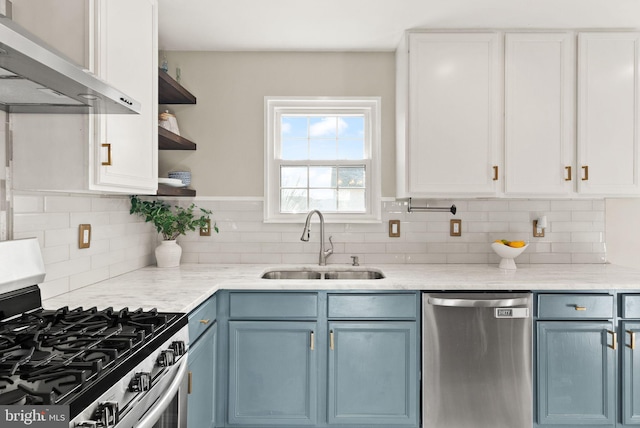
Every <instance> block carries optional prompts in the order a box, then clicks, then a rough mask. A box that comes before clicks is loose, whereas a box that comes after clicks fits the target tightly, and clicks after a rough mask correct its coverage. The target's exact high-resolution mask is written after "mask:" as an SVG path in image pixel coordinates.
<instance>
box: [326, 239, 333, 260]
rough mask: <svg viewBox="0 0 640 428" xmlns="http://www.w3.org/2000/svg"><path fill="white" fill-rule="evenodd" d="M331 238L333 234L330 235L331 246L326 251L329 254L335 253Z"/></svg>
mask: <svg viewBox="0 0 640 428" xmlns="http://www.w3.org/2000/svg"><path fill="white" fill-rule="evenodd" d="M331 238H333V236H329V244H331V248H329V249H328V250H327V251H326V253H327V256H328V255H330V254H333V240H332V239H331Z"/></svg>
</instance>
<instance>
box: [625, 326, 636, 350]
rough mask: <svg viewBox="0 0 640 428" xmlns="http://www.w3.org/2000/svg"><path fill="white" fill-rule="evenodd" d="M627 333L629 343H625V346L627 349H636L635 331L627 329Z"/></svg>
mask: <svg viewBox="0 0 640 428" xmlns="http://www.w3.org/2000/svg"><path fill="white" fill-rule="evenodd" d="M627 334H628V335H629V338H630V340H629V344H628V345H627V347H628V348H629V349H636V333H635V332H633V331H631V330H627Z"/></svg>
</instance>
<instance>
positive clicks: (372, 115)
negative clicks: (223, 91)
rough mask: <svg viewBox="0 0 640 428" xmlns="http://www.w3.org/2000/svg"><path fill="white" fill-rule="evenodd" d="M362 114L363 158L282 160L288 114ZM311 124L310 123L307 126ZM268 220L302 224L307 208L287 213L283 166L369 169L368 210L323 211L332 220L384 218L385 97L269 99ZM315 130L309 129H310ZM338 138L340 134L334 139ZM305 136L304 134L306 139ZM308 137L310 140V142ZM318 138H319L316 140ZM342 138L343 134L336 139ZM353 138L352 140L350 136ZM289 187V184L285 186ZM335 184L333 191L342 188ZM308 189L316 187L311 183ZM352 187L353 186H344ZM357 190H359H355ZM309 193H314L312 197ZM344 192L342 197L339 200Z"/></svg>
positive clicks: (266, 122) (266, 163) (266, 125)
mask: <svg viewBox="0 0 640 428" xmlns="http://www.w3.org/2000/svg"><path fill="white" fill-rule="evenodd" d="M296 115H298V116H303V117H327V116H338V117H339V116H362V117H363V118H364V134H365V135H364V138H363V140H364V149H363V152H364V153H363V154H364V156H363V159H303V160H288V159H282V146H281V143H282V140H283V139H282V127H281V126H282V117H283V116H296ZM307 126H309V125H307ZM265 130H266V133H265V146H266V147H265V203H264V210H265V216H264V219H265V222H299V221H303V220H304V216H305V215H306V214H307V211H308V210H307V211H304V212H281V211H280V208H281V195H282V193H281V189H282V188H283V186H282V185H281V182H280V170H281V168H282V167H283V166H301V167H306V168H309V167H313V166H331V167H338V168H339V167H349V166H364V168H365V195H364V201H365V211H362V212H360V211H326V210H325V211H323V214H325V219H326V221H327V222H349V223H351V222H354V223H358V222H379V221H380V220H381V213H380V211H381V210H380V205H381V204H380V188H381V184H380V181H381V180H380V174H381V169H380V163H381V162H380V99H379V98H378V97H364V98H334V99H329V98H318V99H309V98H295V97H294V98H279V97H265ZM307 134H309V128H307ZM334 138H335V137H334ZM301 139H302V138H301ZM309 139H310V138H309V135H307V141H309ZM311 139H312V140H313V138H311ZM336 140H337V141H339V140H340V138H339V136H338V137H337V138H336ZM344 140H345V141H347V140H348V139H344ZM284 188H289V187H287V186H284ZM337 188H339V187H335V188H332V189H334V190H335V189H337ZM301 189H303V188H301ZM304 189H305V190H308V189H312V190H316V189H318V188H316V187H314V188H310V187H309V183H307V187H306V188H304ZM343 189H344V190H348V189H350V188H343ZM353 189H357V188H353ZM307 197H308V195H307ZM338 199H339V195H337V196H336V199H335V201H336V204H338Z"/></svg>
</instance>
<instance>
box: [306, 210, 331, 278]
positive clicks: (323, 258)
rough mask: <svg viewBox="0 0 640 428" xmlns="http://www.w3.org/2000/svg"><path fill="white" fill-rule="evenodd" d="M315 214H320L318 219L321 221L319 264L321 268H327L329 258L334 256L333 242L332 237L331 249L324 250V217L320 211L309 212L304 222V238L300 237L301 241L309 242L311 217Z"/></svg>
mask: <svg viewBox="0 0 640 428" xmlns="http://www.w3.org/2000/svg"><path fill="white" fill-rule="evenodd" d="M313 214H318V218H319V219H320V257H319V260H318V264H319V265H320V266H325V265H326V264H327V258H328V257H329V256H330V255H331V254H333V241H332V240H331V236H329V243H330V244H331V248H329V249H328V250H325V249H324V216H323V215H322V213H321V212H320V211H318V210H312V211H309V214H308V215H307V220H306V221H305V222H304V229H303V230H302V236H301V237H300V240H301V241H304V242H309V225H310V223H311V217H312V216H313Z"/></svg>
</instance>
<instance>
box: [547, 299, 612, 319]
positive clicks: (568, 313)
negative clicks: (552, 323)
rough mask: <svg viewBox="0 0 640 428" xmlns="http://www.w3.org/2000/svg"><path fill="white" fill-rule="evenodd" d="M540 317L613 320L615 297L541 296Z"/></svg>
mask: <svg viewBox="0 0 640 428" xmlns="http://www.w3.org/2000/svg"><path fill="white" fill-rule="evenodd" d="M538 317H539V318H548V319H549V318H555V319H562V318H566V319H608V318H613V296H611V295H608V294H579V293H576V294H539V295H538Z"/></svg>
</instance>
